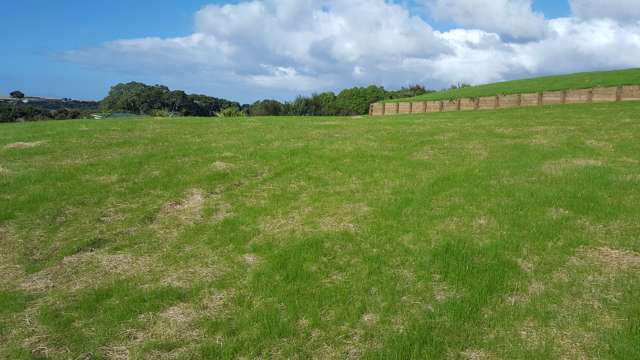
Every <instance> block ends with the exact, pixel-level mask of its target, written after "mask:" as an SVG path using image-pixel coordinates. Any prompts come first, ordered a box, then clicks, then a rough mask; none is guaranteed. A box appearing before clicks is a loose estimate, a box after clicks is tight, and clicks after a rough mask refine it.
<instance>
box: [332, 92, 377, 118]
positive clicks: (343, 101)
mask: <svg viewBox="0 0 640 360" xmlns="http://www.w3.org/2000/svg"><path fill="white" fill-rule="evenodd" d="M386 97H387V92H386V91H385V90H384V88H383V87H381V86H375V85H371V86H368V87H354V88H351V89H346V90H342V91H341V92H340V94H338V96H337V97H336V107H337V109H338V114H337V115H365V114H367V113H368V112H369V105H370V104H372V103H374V102H377V101H380V100H383V99H385V98H386Z"/></svg>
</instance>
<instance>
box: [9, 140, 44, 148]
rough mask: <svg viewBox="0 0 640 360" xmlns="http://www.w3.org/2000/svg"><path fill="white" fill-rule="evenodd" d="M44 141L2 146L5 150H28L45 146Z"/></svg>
mask: <svg viewBox="0 0 640 360" xmlns="http://www.w3.org/2000/svg"><path fill="white" fill-rule="evenodd" d="M45 143H46V141H34V142H15V143H12V144H7V145H5V146H4V148H5V149H29V148H33V147H36V146H40V145H43V144H45Z"/></svg>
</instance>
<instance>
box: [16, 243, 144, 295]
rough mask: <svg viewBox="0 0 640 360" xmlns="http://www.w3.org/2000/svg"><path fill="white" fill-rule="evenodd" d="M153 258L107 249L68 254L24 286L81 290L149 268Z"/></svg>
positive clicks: (24, 280) (23, 284) (36, 290)
mask: <svg viewBox="0 0 640 360" xmlns="http://www.w3.org/2000/svg"><path fill="white" fill-rule="evenodd" d="M150 268H151V260H150V259H149V258H146V257H134V256H132V255H129V254H108V253H105V252H103V251H96V252H89V253H86V252H85V253H80V254H76V255H72V256H67V257H65V258H64V259H62V261H60V262H59V263H58V264H56V265H53V266H51V267H49V268H46V269H44V270H41V271H39V272H37V273H35V274H31V275H29V276H27V277H25V278H24V279H23V281H22V282H21V284H20V288H22V289H23V290H27V291H31V292H45V291H48V290H51V289H63V290H66V291H77V290H79V289H84V288H87V287H91V286H95V285H96V284H99V283H102V282H105V281H108V280H109V279H113V278H118V277H128V276H135V275H139V274H144V273H146V272H148V271H149V270H150Z"/></svg>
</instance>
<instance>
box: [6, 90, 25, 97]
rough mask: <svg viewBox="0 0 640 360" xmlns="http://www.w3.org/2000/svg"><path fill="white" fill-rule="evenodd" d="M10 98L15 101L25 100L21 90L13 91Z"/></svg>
mask: <svg viewBox="0 0 640 360" xmlns="http://www.w3.org/2000/svg"><path fill="white" fill-rule="evenodd" d="M9 96H11V97H12V98H14V99H24V93H23V92H22V91H19V90H16V91H12V92H11V94H9Z"/></svg>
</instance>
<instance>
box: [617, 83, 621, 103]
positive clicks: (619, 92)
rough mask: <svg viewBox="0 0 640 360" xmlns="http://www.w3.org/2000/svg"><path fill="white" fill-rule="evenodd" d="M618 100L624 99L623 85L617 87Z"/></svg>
mask: <svg viewBox="0 0 640 360" xmlns="http://www.w3.org/2000/svg"><path fill="white" fill-rule="evenodd" d="M616 101H622V86H618V88H617V89H616Z"/></svg>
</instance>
